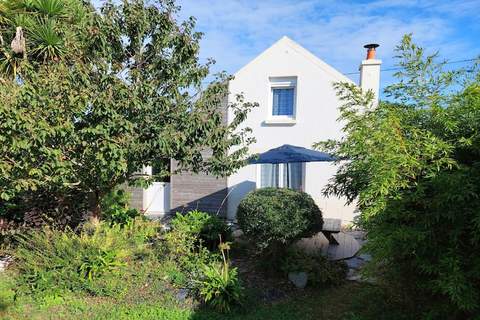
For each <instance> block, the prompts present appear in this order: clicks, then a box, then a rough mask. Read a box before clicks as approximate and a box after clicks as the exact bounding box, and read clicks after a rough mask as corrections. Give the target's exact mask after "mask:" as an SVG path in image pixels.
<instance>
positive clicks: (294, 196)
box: [237, 188, 323, 252]
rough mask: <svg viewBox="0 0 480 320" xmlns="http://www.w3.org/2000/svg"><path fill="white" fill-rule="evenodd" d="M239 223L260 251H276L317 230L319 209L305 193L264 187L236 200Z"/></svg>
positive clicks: (319, 215) (320, 221) (319, 221)
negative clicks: (238, 201)
mask: <svg viewBox="0 0 480 320" xmlns="http://www.w3.org/2000/svg"><path fill="white" fill-rule="evenodd" d="M237 218H238V223H239V226H240V228H241V229H242V231H243V232H244V233H245V235H246V236H247V237H249V238H251V239H252V241H253V242H254V244H255V245H256V246H257V247H258V249H259V250H260V251H263V252H265V251H270V252H272V251H276V250H277V249H282V248H286V247H287V246H288V245H289V244H291V243H292V242H294V241H295V240H298V239H300V238H303V237H309V236H311V235H313V234H315V233H316V232H318V231H320V230H321V228H322V225H323V220H322V213H321V211H320V209H319V208H318V206H317V205H316V204H315V202H314V201H313V199H312V198H311V197H310V196H309V195H308V194H306V193H304V192H300V191H295V190H291V189H276V188H263V189H259V190H256V191H253V192H251V193H249V194H248V195H247V196H246V197H245V198H244V199H243V200H242V201H241V202H240V204H239V206H238V211H237Z"/></svg>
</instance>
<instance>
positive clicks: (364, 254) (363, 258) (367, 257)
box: [358, 253, 372, 262]
mask: <svg viewBox="0 0 480 320" xmlns="http://www.w3.org/2000/svg"><path fill="white" fill-rule="evenodd" d="M358 258H359V259H362V260H363V261H366V262H368V261H371V260H372V256H371V255H369V254H368V253H363V254H361V255H359V256H358Z"/></svg>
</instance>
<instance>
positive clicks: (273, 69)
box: [228, 38, 354, 223]
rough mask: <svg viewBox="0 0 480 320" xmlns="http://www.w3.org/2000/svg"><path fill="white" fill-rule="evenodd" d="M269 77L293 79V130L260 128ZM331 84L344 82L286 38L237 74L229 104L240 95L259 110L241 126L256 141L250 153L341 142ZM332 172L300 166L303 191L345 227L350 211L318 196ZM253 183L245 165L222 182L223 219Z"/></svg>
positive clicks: (321, 167) (290, 127) (318, 166)
mask: <svg viewBox="0 0 480 320" xmlns="http://www.w3.org/2000/svg"><path fill="white" fill-rule="evenodd" d="M271 77H297V84H296V90H297V91H296V123H295V124H293V125H292V124H288V125H278V124H277V125H272V124H266V123H265V120H267V119H268V118H269V114H270V112H271V107H270V104H271V98H270V95H271V82H270V78H271ZM337 81H350V80H349V79H348V78H346V77H345V76H343V75H342V74H340V73H339V72H337V71H336V70H335V69H333V68H332V67H330V66H328V65H327V64H325V63H324V62H323V61H321V60H319V59H318V58H316V57H315V56H313V55H312V54H310V53H309V52H308V51H306V50H305V49H303V48H301V47H300V46H299V45H298V44H296V43H295V42H293V41H292V40H290V39H288V38H282V39H281V40H280V41H278V42H277V43H275V44H274V45H273V46H272V47H270V48H269V49H267V50H266V51H265V52H263V53H262V54H261V55H260V56H258V57H257V58H256V59H254V60H253V61H252V62H250V63H249V64H248V65H246V66H245V67H244V68H242V69H241V70H240V71H239V72H237V73H236V74H235V79H234V80H232V81H231V82H230V86H229V89H230V93H231V94H230V96H229V101H234V96H235V94H237V93H241V92H243V93H244V96H245V99H246V101H251V102H258V103H259V105H260V107H259V108H256V109H254V110H253V111H252V112H251V113H250V114H249V116H248V119H247V120H246V121H245V123H244V125H245V126H248V127H250V128H252V130H253V135H254V136H255V137H256V139H257V142H256V143H255V144H254V145H252V146H251V147H250V152H251V153H252V154H253V153H260V152H264V151H267V150H269V149H271V148H274V147H278V146H281V145H283V144H291V145H296V146H302V147H306V148H311V147H312V144H313V143H315V142H318V141H322V140H327V139H332V138H339V137H341V135H342V131H341V127H342V126H341V124H340V123H339V122H337V118H338V116H339V112H338V107H339V105H340V103H339V101H338V99H337V97H336V94H335V91H334V89H333V87H332V84H333V83H334V82H337ZM228 116H229V119H232V117H233V115H232V114H229V115H228ZM335 171H336V168H335V167H334V166H333V165H332V164H331V163H308V164H306V171H305V191H306V192H308V193H309V194H310V195H311V196H312V197H313V198H314V199H315V201H316V202H317V204H318V205H319V207H320V208H321V209H322V211H323V212H324V216H325V217H335V218H340V219H342V220H343V222H344V223H348V222H349V221H351V220H352V219H353V216H354V213H353V212H354V206H345V202H344V201H343V200H342V199H337V198H325V197H324V196H323V195H322V190H323V188H324V186H325V185H326V183H327V181H328V180H329V179H330V178H331V177H332V175H333V174H334V173H335ZM256 179H257V170H256V167H255V165H248V166H246V167H244V168H242V169H240V170H239V171H238V172H237V173H236V174H234V175H232V176H230V177H229V178H228V188H229V196H228V216H229V218H234V217H235V213H236V208H237V206H238V203H239V202H240V200H241V199H242V198H243V197H244V196H245V194H246V193H248V192H249V191H251V190H253V189H255V187H256Z"/></svg>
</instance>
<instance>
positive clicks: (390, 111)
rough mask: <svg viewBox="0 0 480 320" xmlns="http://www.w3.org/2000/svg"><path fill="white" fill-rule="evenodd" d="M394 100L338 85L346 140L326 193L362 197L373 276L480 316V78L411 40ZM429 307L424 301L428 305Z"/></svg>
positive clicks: (449, 309) (442, 314)
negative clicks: (448, 65) (454, 67)
mask: <svg viewBox="0 0 480 320" xmlns="http://www.w3.org/2000/svg"><path fill="white" fill-rule="evenodd" d="M397 53H398V55H397V59H398V61H399V66H401V67H402V69H401V71H399V72H398V73H397V74H396V76H397V78H398V79H399V81H398V83H396V84H394V85H392V86H390V87H388V88H386V90H385V93H386V95H387V97H390V101H387V102H381V103H380V104H379V105H378V107H375V106H374V104H372V93H371V92H369V93H364V92H361V90H360V89H359V88H357V87H355V86H353V85H349V84H344V83H341V84H337V85H336V88H337V90H338V95H339V97H340V99H341V100H342V101H343V105H342V107H341V109H340V112H341V119H342V120H344V121H345V123H346V125H345V127H344V130H345V134H346V135H345V137H344V138H343V139H342V140H340V141H327V142H323V143H319V144H317V147H319V148H322V149H324V150H327V151H329V152H332V153H334V154H336V155H337V157H338V158H339V165H340V167H339V170H338V172H337V174H336V175H335V177H334V178H333V179H332V180H331V182H330V184H329V185H328V186H327V188H326V190H325V193H326V194H330V195H331V194H334V195H341V196H346V197H347V199H348V201H350V202H353V201H356V203H357V205H358V207H359V209H360V210H361V215H360V219H359V224H360V225H361V226H362V227H364V228H365V229H366V231H367V232H368V239H369V241H368V243H367V245H366V250H367V251H369V252H371V253H372V254H373V256H374V260H373V262H372V265H371V271H375V272H376V273H375V275H376V276H379V275H380V274H379V273H378V272H383V273H382V274H383V276H384V277H385V279H387V280H390V281H391V282H390V284H392V283H396V284H397V285H398V286H399V287H400V288H401V289H403V290H405V291H403V292H405V293H408V294H407V295H406V296H407V297H408V299H406V301H410V302H412V305H413V306H414V307H415V308H418V309H419V311H420V312H422V313H424V314H427V315H429V316H430V317H434V318H442V319H450V318H451V319H457V318H461V319H465V318H467V317H471V316H473V315H479V314H480V259H479V257H478V252H479V251H480V236H479V235H480V197H479V195H480V157H479V156H480V135H479V132H480V130H479V129H480V121H479V120H480V73H479V72H478V68H477V65H473V66H471V67H469V68H468V69H460V70H453V71H452V70H446V65H445V62H437V60H438V59H437V54H433V55H426V54H425V52H424V49H422V48H420V47H418V46H417V45H415V44H414V43H413V42H412V40H411V36H405V37H404V39H403V40H402V42H401V44H400V45H399V46H398V47H397ZM419 302H422V303H419Z"/></svg>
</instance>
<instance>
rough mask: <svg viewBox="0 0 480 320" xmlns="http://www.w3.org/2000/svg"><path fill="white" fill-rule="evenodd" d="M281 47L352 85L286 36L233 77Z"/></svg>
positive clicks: (338, 79)
mask: <svg viewBox="0 0 480 320" xmlns="http://www.w3.org/2000/svg"><path fill="white" fill-rule="evenodd" d="M282 46H283V47H285V46H287V47H288V48H290V49H292V50H294V51H296V52H297V53H298V54H300V55H302V56H303V57H305V59H307V60H309V61H310V62H311V63H313V64H314V65H316V66H317V67H319V68H320V69H322V70H323V71H324V72H326V73H328V74H329V75H331V76H332V77H334V78H335V79H336V80H337V81H343V82H350V83H353V81H352V80H351V79H350V78H348V77H347V76H345V75H344V74H342V73H341V72H339V71H338V70H337V69H335V68H333V67H332V66H330V65H329V64H327V63H326V62H324V61H323V60H321V59H320V58H318V57H317V56H315V55H314V54H313V53H311V52H310V51H308V50H307V49H305V48H304V47H302V46H301V45H299V44H298V43H296V42H295V41H293V40H292V39H290V38H289V37H287V36H283V37H282V38H281V39H280V40H278V41H277V42H275V43H274V44H273V45H272V46H270V47H269V48H268V49H266V50H265V51H263V52H262V53H261V54H259V55H258V56H257V57H255V58H254V59H253V60H251V61H250V62H249V63H247V64H246V65H244V66H243V67H242V68H241V69H240V70H238V71H237V72H236V73H235V75H238V74H240V73H242V71H243V70H245V69H247V68H248V67H249V66H250V65H251V64H252V63H253V62H255V61H257V60H259V59H261V58H262V57H263V56H265V55H266V54H267V53H268V52H270V51H272V50H275V49H276V48H278V47H282Z"/></svg>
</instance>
